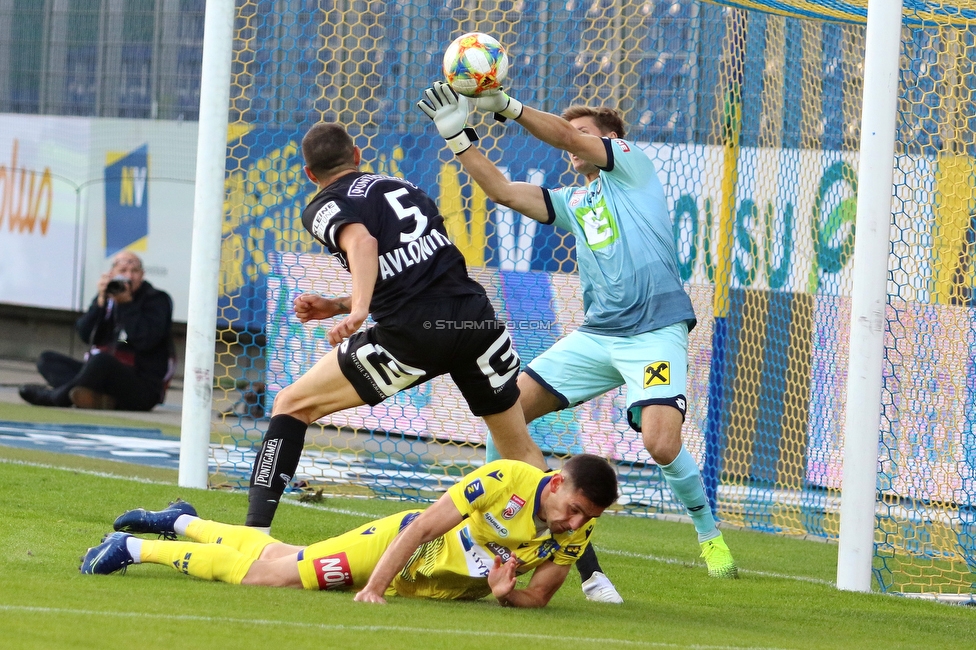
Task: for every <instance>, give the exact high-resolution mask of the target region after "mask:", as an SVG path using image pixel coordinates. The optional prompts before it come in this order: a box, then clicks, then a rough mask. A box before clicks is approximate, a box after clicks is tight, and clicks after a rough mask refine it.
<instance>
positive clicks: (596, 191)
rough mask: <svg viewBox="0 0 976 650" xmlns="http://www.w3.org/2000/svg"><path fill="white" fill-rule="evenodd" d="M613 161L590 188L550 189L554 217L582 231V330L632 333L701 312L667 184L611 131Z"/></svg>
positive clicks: (646, 160)
mask: <svg viewBox="0 0 976 650" xmlns="http://www.w3.org/2000/svg"><path fill="white" fill-rule="evenodd" d="M603 142H604V144H605V146H606V148H607V165H606V167H605V168H602V169H601V170H600V176H599V177H598V178H597V179H596V180H595V181H593V182H592V183H590V184H589V185H588V186H586V187H563V188H560V189H557V190H548V189H547V190H546V193H545V195H546V196H547V197H548V200H547V202H548V203H549V204H550V205H549V206H548V207H549V216H550V223H553V224H555V225H557V226H559V227H561V228H565V229H566V230H569V231H571V232H572V233H573V234H574V235H575V236H576V260H577V264H578V266H579V275H580V285H581V287H582V289H583V310H584V312H585V316H584V320H583V325H582V326H581V327H580V329H581V330H583V331H586V332H591V333H593V334H603V335H606V336H630V335H633V334H642V333H644V332H650V331H652V330H656V329H660V328H662V327H667V326H668V325H672V324H674V323H679V322H681V321H687V323H688V328H689V329H691V328H692V327H694V325H695V311H694V308H693V307H692V305H691V299H690V298H689V297H688V294H687V293H685V290H684V287H683V286H682V284H681V278H680V276H679V275H678V266H677V254H676V252H675V246H674V235H673V234H672V226H671V218H670V216H669V215H668V209H667V202H666V201H665V199H664V188H663V187H662V186H661V182H660V181H659V180H658V177H657V174H656V173H655V170H654V163H653V162H651V160H650V158H648V157H647V156H646V155H645V154H644V152H643V151H641V150H640V149H638V148H637V147H636V146H635V145H633V144H631V143H630V142H627V141H626V140H620V139H610V138H604V139H603Z"/></svg>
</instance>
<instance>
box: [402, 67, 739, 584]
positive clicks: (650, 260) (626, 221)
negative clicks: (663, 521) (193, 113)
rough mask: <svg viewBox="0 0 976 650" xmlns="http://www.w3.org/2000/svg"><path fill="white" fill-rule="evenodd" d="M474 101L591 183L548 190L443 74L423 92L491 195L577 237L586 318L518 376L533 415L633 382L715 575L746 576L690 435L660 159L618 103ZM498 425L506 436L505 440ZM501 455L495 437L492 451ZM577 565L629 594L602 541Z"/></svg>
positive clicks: (654, 443) (658, 452)
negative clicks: (644, 145) (493, 151)
mask: <svg viewBox="0 0 976 650" xmlns="http://www.w3.org/2000/svg"><path fill="white" fill-rule="evenodd" d="M474 101H475V104H476V105H477V106H478V108H481V109H485V110H488V111H492V112H494V113H495V114H496V118H498V119H499V120H502V121H504V119H506V118H508V119H513V120H515V121H517V122H518V123H519V125H521V126H522V127H523V128H525V129H526V130H527V131H528V132H529V133H531V134H532V135H533V136H535V137H536V138H538V139H539V140H541V141H543V142H545V143H547V144H549V145H551V146H553V147H556V148H557V149H562V150H563V151H566V152H568V153H569V162H570V163H571V164H572V166H573V168H574V169H575V170H576V171H577V172H578V173H579V174H580V175H581V176H583V179H584V181H585V184H583V185H580V186H578V187H563V188H558V189H549V188H545V187H540V186H538V185H532V184H529V183H520V182H512V181H510V180H508V179H507V178H505V176H504V175H503V174H502V173H501V172H500V171H499V170H498V169H497V168H496V167H495V165H494V164H492V163H491V162H490V161H489V160H488V159H487V158H486V157H485V156H484V155H483V154H482V153H481V152H480V151H478V149H477V148H476V147H474V146H472V142H473V141H474V140H477V137H476V136H474V132H473V131H472V130H471V129H470V128H467V127H466V121H467V117H468V107H469V101H468V100H467V99H466V98H465V97H460V96H458V94H457V93H456V92H454V91H453V89H451V87H450V86H449V85H447V84H445V83H441V82H437V83H435V84H434V86H433V87H432V88H429V89H427V90H426V91H425V92H424V96H423V98H422V100H421V101H420V103H419V104H418V106H419V107H420V109H421V110H423V112H424V113H426V114H427V116H428V117H430V118H431V119H433V120H434V124H435V125H436V127H437V130H438V132H439V133H440V134H441V135H442V136H443V137H444V138H445V139H446V140H447V144H448V146H449V147H450V149H451V150H452V151H453V152H454V153H455V154H456V156H457V159H458V161H459V162H460V163H461V164H462V165H463V166H464V169H465V171H466V172H467V173H468V174H469V175H470V176H471V178H473V179H474V180H475V182H477V183H478V185H479V186H481V188H482V189H483V190H484V191H485V193H486V194H487V195H488V197H489V198H490V199H491V200H492V201H494V202H495V203H499V204H501V205H504V206H507V207H509V208H512V209H513V210H517V211H518V212H521V213H522V214H524V215H526V216H528V217H530V218H532V219H535V220H536V221H540V222H542V223H544V224H554V225H556V226H558V227H560V228H563V229H565V230H568V231H570V232H572V233H573V235H575V237H576V242H577V246H576V258H577V264H578V268H579V276H580V285H581V286H582V289H583V308H584V311H585V317H584V321H583V324H582V325H581V326H580V328H579V329H578V330H576V331H574V332H572V333H570V334H569V335H568V336H566V337H564V338H562V339H560V340H559V341H557V342H556V344H555V345H553V346H552V347H551V348H550V349H549V350H547V351H545V352H544V353H542V354H541V355H540V356H539V357H537V358H536V359H534V360H533V361H532V362H530V363H529V364H528V366H527V367H526V368H525V369H524V370H523V372H522V374H521V375H520V376H519V378H518V386H519V389H520V391H521V396H520V397H519V403H520V404H521V406H522V411H523V413H524V414H525V419H526V421H527V422H531V421H532V420H534V419H536V418H538V417H541V416H543V415H545V414H547V413H550V412H552V411H555V410H558V409H564V408H567V407H572V406H576V405H577V404H580V403H582V402H585V401H587V400H590V399H593V398H594V397H597V396H598V395H601V394H603V393H605V392H607V391H609V390H612V389H614V388H617V387H619V386H621V385H624V384H626V386H627V404H628V408H627V419H628V421H629V423H630V426H631V427H632V428H633V429H634V431H636V432H638V433H640V434H641V436H642V437H643V442H644V446H645V447H646V448H647V451H648V452H649V453H650V455H651V458H653V459H654V462H655V463H657V464H658V466H659V467H660V468H661V472H662V473H663V474H664V477H665V478H666V479H667V481H668V484H669V485H670V486H671V489H672V490H673V492H674V494H675V496H677V497H678V499H679V500H680V501H681V502H682V504H684V506H685V508H686V509H687V511H688V514H689V515H690V516H691V519H692V521H693V522H694V525H695V529H696V531H697V533H698V541H699V542H700V544H701V549H702V557H703V558H704V559H705V562H706V564H707V565H708V574H709V575H710V576H713V577H724V578H736V577H738V570H737V568H736V565H735V562H734V560H733V558H732V554H731V552H730V551H729V548H728V546H727V545H726V544H725V541H724V539H723V538H722V534H721V532H719V530H718V528H717V527H716V525H715V520H714V518H713V517H712V513H711V510H710V508H709V503H708V499H707V498H706V496H705V492H704V488H703V486H702V481H701V475H700V472H699V470H698V465H697V464H696V462H695V459H694V457H692V455H691V454H690V453H689V452H688V450H687V449H686V448H685V447H684V446H683V444H682V441H681V427H682V424H683V423H684V418H685V411H686V407H687V401H686V397H685V385H686V382H687V369H688V333H689V331H690V330H691V328H693V327H694V326H695V323H696V319H695V312H694V309H693V308H692V304H691V299H690V298H689V297H688V294H687V293H686V292H685V290H684V288H683V286H682V283H681V279H680V277H679V275H678V269H677V254H676V252H675V247H674V239H673V235H672V224H671V219H670V218H669V215H668V211H667V204H666V201H665V198H664V190H663V188H662V186H661V183H660V181H659V180H658V177H657V174H656V173H655V169H654V164H653V163H652V162H651V160H650V159H649V158H648V157H647V156H646V155H645V154H644V152H643V151H641V150H640V149H639V148H638V147H637V146H636V145H635V144H634V143H632V142H629V141H627V140H624V135H625V134H624V123H623V120H622V119H621V117H620V114H619V113H618V112H617V111H616V110H614V109H612V108H589V107H584V106H573V107H571V108H569V109H567V110H566V111H565V112H564V113H563V115H562V117H560V116H557V115H552V114H549V113H544V112H541V111H537V110H533V109H532V108H529V107H527V106H523V105H522V104H521V103H520V102H518V101H517V100H515V99H513V98H511V97H509V96H508V95H507V94H505V93H504V92H500V91H499V92H497V93H495V94H493V95H489V96H482V97H479V98H478V99H476V100H474ZM492 433H493V438H494V440H495V442H496V443H500V442H504V441H501V440H499V439H498V438H499V436H498V434H497V433H496V432H492ZM502 451H504V450H502ZM493 454H494V452H493V450H492V449H491V447H489V460H491V458H492V456H493ZM523 460H529V459H528V458H525V459H523ZM584 564H585V565H586V566H584ZM578 566H579V568H580V572H581V574H582V575H583V578H584V591H587V587H589V588H590V591H589V592H588V593H587V597H589V598H591V600H600V601H603V602H621V600H620V597H619V594H617V592H616V590H615V589H614V587H613V585H612V583H610V581H609V580H608V579H607V578H606V576H604V575H603V573H602V572H601V571H599V564H598V563H597V562H596V557H595V555H593V554H592V551H591V553H590V554H589V556H588V557H587V558H584V559H583V560H581V561H580V563H579V565H578ZM588 573H592V574H591V575H590V576H589V577H588V576H587V574H588ZM591 580H592V582H591ZM588 583H589V584H588Z"/></svg>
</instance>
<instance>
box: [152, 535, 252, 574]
mask: <svg viewBox="0 0 976 650" xmlns="http://www.w3.org/2000/svg"><path fill="white" fill-rule="evenodd" d="M139 556H140V558H139V559H140V561H142V562H151V563H152V564H164V565H167V566H171V567H173V568H175V569H176V570H177V571H179V572H180V573H185V574H187V575H191V576H194V577H197V578H203V579H204V580H219V581H221V582H228V583H230V584H232V585H239V584H241V581H243V580H244V576H246V575H247V571H248V569H250V568H251V565H252V564H253V563H254V558H249V557H247V556H245V555H244V554H243V553H241V552H240V551H238V550H237V549H235V548H233V547H231V546H224V545H222V544H198V543H196V542H169V541H165V540H150V539H146V540H143V542H142V552H141V553H139Z"/></svg>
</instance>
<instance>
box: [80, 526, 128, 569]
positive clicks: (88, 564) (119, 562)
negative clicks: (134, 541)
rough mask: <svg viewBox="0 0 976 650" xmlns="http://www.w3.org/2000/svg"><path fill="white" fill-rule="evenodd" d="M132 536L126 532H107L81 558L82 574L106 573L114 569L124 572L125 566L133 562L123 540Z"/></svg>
mask: <svg viewBox="0 0 976 650" xmlns="http://www.w3.org/2000/svg"><path fill="white" fill-rule="evenodd" d="M130 537H132V535H129V534H128V533H109V534H108V535H106V536H105V537H103V538H102V543H101V544H99V545H98V546H93V547H92V548H90V549H88V552H87V553H85V557H83V558H81V572H82V573H84V574H93V573H94V574H97V575H108V574H110V573H115V572H116V571H122V572H123V573H125V568H126V567H127V566H129V565H130V564H132V563H133V559H132V556H131V555H129V549H128V548H127V547H126V543H125V540H127V539H128V538H130Z"/></svg>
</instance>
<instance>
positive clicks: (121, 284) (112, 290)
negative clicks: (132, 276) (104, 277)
mask: <svg viewBox="0 0 976 650" xmlns="http://www.w3.org/2000/svg"><path fill="white" fill-rule="evenodd" d="M128 290H129V278H127V277H125V276H124V275H117V276H115V277H114V278H112V279H111V280H109V281H108V284H107V285H105V293H107V294H108V295H110V296H116V295H118V294H120V293H125V292H126V291H128Z"/></svg>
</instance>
